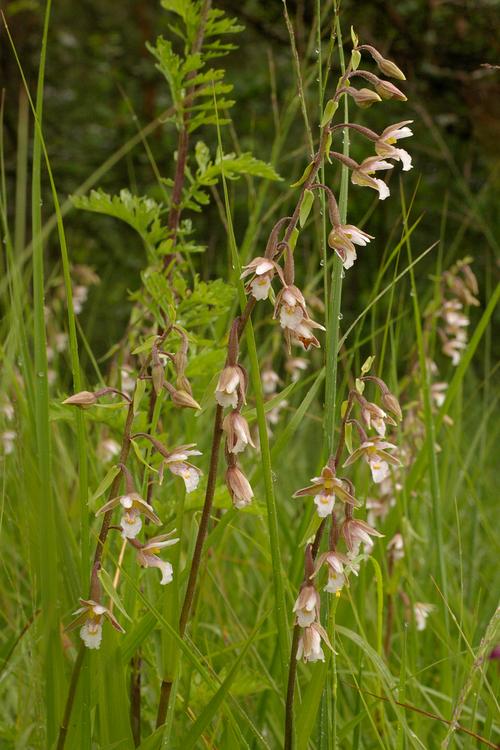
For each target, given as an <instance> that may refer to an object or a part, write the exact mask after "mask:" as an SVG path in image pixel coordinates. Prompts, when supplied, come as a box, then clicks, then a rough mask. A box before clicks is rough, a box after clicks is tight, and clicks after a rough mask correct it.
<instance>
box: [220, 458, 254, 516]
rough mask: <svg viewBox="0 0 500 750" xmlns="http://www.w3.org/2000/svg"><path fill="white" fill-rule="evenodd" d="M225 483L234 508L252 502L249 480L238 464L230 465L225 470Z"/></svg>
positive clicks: (242, 506)
mask: <svg viewBox="0 0 500 750" xmlns="http://www.w3.org/2000/svg"><path fill="white" fill-rule="evenodd" d="M226 485H227V488H228V490H229V494H230V495H231V500H232V501H233V505H234V507H235V508H238V509H240V508H244V507H245V506H246V505H249V504H250V503H251V502H252V498H253V490H252V488H251V486H250V482H249V481H248V479H247V478H246V476H245V475H244V474H243V472H242V471H241V469H240V468H238V466H230V467H229V468H228V470H227V471H226Z"/></svg>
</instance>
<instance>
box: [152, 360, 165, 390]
mask: <svg viewBox="0 0 500 750" xmlns="http://www.w3.org/2000/svg"><path fill="white" fill-rule="evenodd" d="M151 378H152V380H153V388H154V389H155V393H156V395H158V394H159V393H160V391H161V389H162V388H163V386H164V384H165V369H164V367H163V365H162V363H161V362H158V363H157V364H154V365H153V367H152V368H151Z"/></svg>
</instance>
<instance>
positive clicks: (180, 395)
mask: <svg viewBox="0 0 500 750" xmlns="http://www.w3.org/2000/svg"><path fill="white" fill-rule="evenodd" d="M165 387H166V388H167V390H168V392H169V393H170V396H171V397H172V401H173V403H174V404H175V406H179V407H180V408H181V409H201V406H200V405H199V403H198V402H197V401H195V400H194V398H193V397H192V396H191V395H190V394H189V393H187V391H182V390H177V389H176V388H174V386H173V385H170V383H165Z"/></svg>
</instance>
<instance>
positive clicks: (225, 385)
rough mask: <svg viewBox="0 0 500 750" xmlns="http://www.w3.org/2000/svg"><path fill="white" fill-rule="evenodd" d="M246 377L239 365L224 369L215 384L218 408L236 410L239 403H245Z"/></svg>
mask: <svg viewBox="0 0 500 750" xmlns="http://www.w3.org/2000/svg"><path fill="white" fill-rule="evenodd" d="M245 392H246V376H245V373H244V371H243V370H242V368H241V367H240V366H239V365H228V366H227V367H225V368H224V369H223V370H222V372H221V374H220V376H219V381H218V383H217V388H216V390H215V399H216V401H217V403H218V404H219V405H220V406H223V407H226V406H231V407H232V408H233V409H236V407H237V406H238V404H239V403H240V402H242V403H245Z"/></svg>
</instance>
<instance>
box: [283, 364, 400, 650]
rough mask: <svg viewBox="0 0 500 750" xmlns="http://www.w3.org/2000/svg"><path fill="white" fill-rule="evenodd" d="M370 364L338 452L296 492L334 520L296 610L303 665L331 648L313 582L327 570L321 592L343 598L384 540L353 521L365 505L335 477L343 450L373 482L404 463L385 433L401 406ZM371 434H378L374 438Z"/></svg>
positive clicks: (347, 406)
mask: <svg viewBox="0 0 500 750" xmlns="http://www.w3.org/2000/svg"><path fill="white" fill-rule="evenodd" d="M372 361H373V358H372V357H370V358H369V360H367V362H366V363H365V365H363V368H362V372H361V377H360V378H358V379H357V380H356V386H355V388H353V389H352V390H351V391H350V392H349V396H348V399H347V401H346V402H345V403H344V404H343V407H342V413H343V417H342V426H341V437H340V441H339V446H338V448H337V453H336V454H335V456H331V457H330V459H329V461H328V463H327V465H326V466H325V467H324V468H323V470H322V471H321V475H320V476H319V477H313V479H312V480H311V485H309V486H308V487H304V488H302V489H300V490H297V491H296V492H295V494H294V497H296V498H302V497H307V496H310V495H311V496H313V497H314V505H315V506H316V512H317V514H318V516H319V518H320V519H322V523H323V524H324V523H328V520H329V521H330V533H329V548H328V550H327V551H326V552H324V553H322V554H321V555H319V557H318V560H317V562H316V565H314V562H313V560H312V553H311V549H312V548H311V545H308V546H307V548H306V553H305V554H306V574H305V578H304V582H303V584H302V587H301V591H300V593H299V596H298V598H297V601H296V602H295V606H294V612H295V616H296V624H297V626H299V627H300V628H301V629H302V634H301V636H300V640H299V648H298V651H297V658H298V659H300V658H303V659H304V661H317V660H321V661H322V660H324V653H323V650H322V648H321V643H320V641H321V640H324V641H325V642H326V643H327V644H328V639H327V637H326V633H325V632H324V630H323V628H322V627H321V624H320V621H319V600H320V597H319V592H318V590H317V588H316V583H315V581H314V579H315V578H316V576H318V574H319V573H320V570H321V569H323V567H325V568H326V570H327V573H328V579H327V582H326V585H325V586H324V589H323V590H324V591H326V592H328V593H332V594H335V595H336V596H340V592H341V591H342V589H343V588H344V586H348V585H349V575H350V574H354V575H357V574H358V571H359V566H360V563H361V561H362V560H363V559H364V558H365V556H366V554H369V553H370V551H371V549H372V547H373V538H374V537H382V536H383V534H382V533H380V532H379V531H378V530H377V529H376V528H375V527H374V526H372V525H371V524H369V523H367V522H365V521H363V520H361V519H357V518H354V510H355V509H356V508H359V507H360V505H361V503H360V502H359V500H357V498H356V492H355V488H354V485H353V483H352V481H351V480H350V479H348V478H347V477H340V476H338V475H337V466H338V464H339V462H340V459H341V456H342V452H343V449H344V447H345V446H346V445H347V446H348V447H349V450H350V455H349V456H348V458H347V459H346V460H345V462H344V464H343V466H344V467H347V466H350V465H351V464H353V463H354V462H355V461H357V460H358V459H359V458H361V457H364V458H365V460H366V462H367V463H368V465H369V467H370V471H371V474H372V479H373V481H374V482H375V483H381V482H383V481H385V480H386V479H387V477H388V476H389V473H390V469H389V466H390V465H392V466H398V465H400V460H399V458H397V456H396V455H395V454H396V452H397V446H396V445H394V444H393V443H391V442H389V441H387V440H386V429H387V427H388V426H391V427H395V426H396V425H397V422H398V421H400V420H401V418H402V413H401V407H400V405H399V402H398V400H397V398H396V396H394V394H393V393H391V391H390V390H389V388H388V387H387V385H386V384H385V383H384V381H383V380H382V379H381V378H378V377H376V376H374V375H369V374H368V371H369V368H370V366H371V364H372ZM369 383H373V384H375V386H376V387H377V389H378V391H379V392H380V394H381V403H382V405H383V406H384V407H385V409H386V410H387V411H385V410H384V409H383V408H382V406H380V405H378V404H376V403H375V402H372V401H369V400H368V399H367V398H366V396H365V395H364V391H365V386H366V385H367V384H369ZM356 407H357V409H358V410H359V415H358V416H359V419H357V418H355V417H354V411H355V408H356ZM353 428H355V429H356V431H357V432H358V433H359V437H360V444H359V446H358V447H357V448H355V449H353V447H352V430H353ZM370 430H371V431H375V432H376V433H377V434H376V435H370V434H369V431H370ZM367 431H368V432H367ZM340 539H343V541H344V544H345V547H346V550H345V552H342V551H340V550H339V549H338V546H339V541H340ZM391 544H392V545H393V546H394V545H395V544H396V542H394V541H393V540H391ZM311 629H312V631H311Z"/></svg>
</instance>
